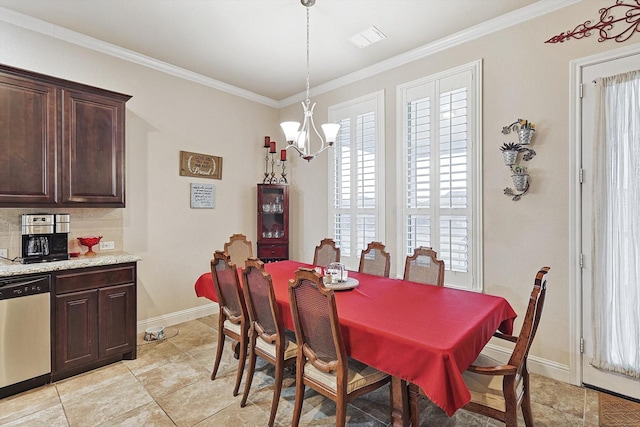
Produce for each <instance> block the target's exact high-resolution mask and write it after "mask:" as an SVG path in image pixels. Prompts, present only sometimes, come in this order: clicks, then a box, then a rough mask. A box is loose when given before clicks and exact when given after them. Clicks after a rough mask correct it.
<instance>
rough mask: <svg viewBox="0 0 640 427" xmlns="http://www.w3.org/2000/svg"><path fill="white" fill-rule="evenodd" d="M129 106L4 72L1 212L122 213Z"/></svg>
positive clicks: (82, 88) (95, 92) (98, 92)
mask: <svg viewBox="0 0 640 427" xmlns="http://www.w3.org/2000/svg"><path fill="white" fill-rule="evenodd" d="M130 98H131V97H130V96H129V95H124V94H120V93H116V92H112V91H108V90H104V89H98V88H95V87H92V86H87V85H83V84H80V83H74V82H70V81H66V80H62V79H58V78H55V77H50V76H45V75H42V74H37V73H33V72H30V71H25V70H20V69H16V68H12V67H8V66H5V65H0V152H2V153H3V155H2V156H0V207H42V206H49V207H56V206H60V207H124V206H125V192H124V189H125V185H124V184H125V167H124V147H125V145H124V143H125V104H126V102H127V101H128V100H129V99H130Z"/></svg>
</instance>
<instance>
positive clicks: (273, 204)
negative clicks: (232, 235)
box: [257, 184, 289, 262]
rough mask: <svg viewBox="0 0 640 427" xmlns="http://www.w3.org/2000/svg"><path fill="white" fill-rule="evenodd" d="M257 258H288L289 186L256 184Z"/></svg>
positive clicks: (269, 259)
mask: <svg viewBox="0 0 640 427" xmlns="http://www.w3.org/2000/svg"><path fill="white" fill-rule="evenodd" d="M257 246H258V258H260V259H261V260H262V261H264V262H268V261H281V260H285V259H289V186H288V185H281V184H258V241H257Z"/></svg>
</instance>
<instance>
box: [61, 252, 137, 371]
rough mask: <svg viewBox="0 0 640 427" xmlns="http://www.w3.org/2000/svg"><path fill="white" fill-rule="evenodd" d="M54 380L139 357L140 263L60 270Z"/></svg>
mask: <svg viewBox="0 0 640 427" xmlns="http://www.w3.org/2000/svg"><path fill="white" fill-rule="evenodd" d="M53 289H54V297H53V298H52V301H53V302H52V313H53V315H52V316H53V322H52V343H53V354H52V365H53V366H52V372H51V378H52V381H57V380H60V379H62V378H66V377H69V376H71V375H76V374H78V373H81V372H85V371H88V370H91V369H94V368H97V367H99V366H103V365H106V364H109V363H113V362H116V361H119V360H122V359H135V358H136V323H137V310H136V264H135V263H126V264H116V265H109V266H104V267H91V268H82V269H75V270H65V271H61V272H56V273H54V275H53Z"/></svg>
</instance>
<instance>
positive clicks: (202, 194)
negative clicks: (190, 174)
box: [191, 183, 216, 209]
mask: <svg viewBox="0 0 640 427" xmlns="http://www.w3.org/2000/svg"><path fill="white" fill-rule="evenodd" d="M215 207H216V187H215V186H214V185H213V184H196V183H191V209H214V208H215Z"/></svg>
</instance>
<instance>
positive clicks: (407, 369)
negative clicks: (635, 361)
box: [195, 261, 516, 416]
mask: <svg viewBox="0 0 640 427" xmlns="http://www.w3.org/2000/svg"><path fill="white" fill-rule="evenodd" d="M301 266H303V267H309V265H308V264H302V263H298V262H295V261H281V262H275V263H268V264H265V269H266V271H267V272H268V273H270V274H271V277H272V279H273V284H274V290H275V294H276V299H277V300H278V303H279V304H280V308H281V313H282V315H283V318H284V319H283V320H284V324H285V326H286V327H287V328H290V329H293V321H292V318H291V311H290V307H289V294H288V282H289V279H292V278H293V277H294V275H295V270H296V269H297V268H298V267H301ZM349 276H350V277H354V278H356V279H358V280H359V282H360V285H359V286H358V287H357V288H355V289H353V290H349V291H337V292H336V304H337V308H338V315H339V317H340V324H341V325H342V332H343V336H344V340H345V344H346V346H347V352H348V354H349V355H350V356H351V357H353V358H355V359H357V360H360V361H361V362H363V363H366V364H367V365H370V366H373V367H375V368H377V369H379V370H381V371H384V372H387V373H389V374H391V375H394V376H396V377H398V378H401V379H404V380H406V381H410V382H412V383H415V384H417V385H419V386H420V387H422V389H423V390H424V391H425V393H426V395H427V396H428V397H429V398H430V399H431V400H432V401H433V402H434V403H436V404H437V405H438V406H440V407H441V408H442V409H443V410H444V411H445V412H447V414H449V415H450V416H451V415H453V413H454V412H455V411H456V410H457V409H459V408H461V407H462V406H464V405H465V404H466V403H468V402H469V401H470V400H471V394H470V392H469V389H468V388H467V386H466V384H465V383H464V380H463V379H462V372H464V371H465V369H466V368H467V367H468V366H469V365H470V364H471V363H472V362H473V361H474V360H475V358H476V357H477V356H478V354H480V351H481V350H482V348H483V347H484V346H485V345H486V344H487V342H488V341H489V339H490V338H491V336H492V335H493V333H494V332H495V331H496V330H498V329H499V330H501V331H503V332H505V333H512V329H513V320H514V319H515V317H516V313H515V312H514V311H513V309H512V308H511V306H510V305H509V303H508V302H507V301H506V300H505V299H504V298H501V297H496V296H491V295H485V294H479V293H475V292H468V291H461V290H457V289H450V288H441V287H437V286H430V285H422V284H417V283H413V282H407V281H403V280H397V279H390V278H384V277H377V276H371V275H368V274H359V273H354V272H349ZM195 290H196V295H198V296H203V297H206V298H209V299H211V300H213V301H215V300H216V296H215V291H214V288H213V282H212V278H211V273H210V272H208V273H205V274H203V275H202V276H200V278H199V279H198V280H197V282H196V284H195Z"/></svg>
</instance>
